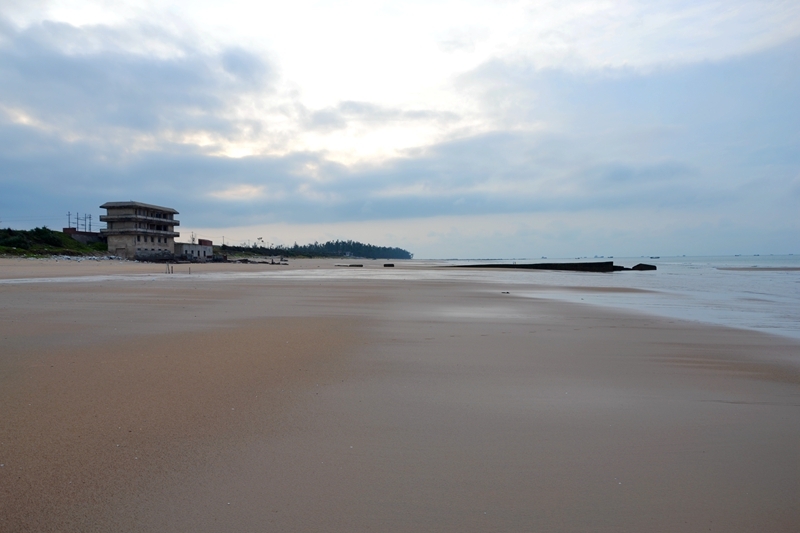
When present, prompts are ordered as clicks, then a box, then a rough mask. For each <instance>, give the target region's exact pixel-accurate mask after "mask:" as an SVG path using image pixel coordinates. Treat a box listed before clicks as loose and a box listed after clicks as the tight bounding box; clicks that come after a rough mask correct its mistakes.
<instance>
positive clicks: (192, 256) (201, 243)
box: [175, 239, 214, 263]
mask: <svg viewBox="0 0 800 533" xmlns="http://www.w3.org/2000/svg"><path fill="white" fill-rule="evenodd" d="M213 256H214V248H213V243H212V242H211V241H209V240H206V239H198V240H197V244H195V243H188V242H176V243H175V257H176V258H178V259H183V260H185V261H193V262H195V263H205V262H206V261H211V260H212V258H213Z"/></svg>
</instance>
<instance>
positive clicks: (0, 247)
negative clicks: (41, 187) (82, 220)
mask: <svg viewBox="0 0 800 533" xmlns="http://www.w3.org/2000/svg"><path fill="white" fill-rule="evenodd" d="M105 250H106V244H105V243H96V244H92V245H89V246H87V245H85V244H82V243H79V242H78V241H76V240H75V239H73V238H72V237H70V236H69V235H67V234H65V233H62V232H60V231H53V230H51V229H50V228H48V227H47V226H42V227H41V228H34V229H31V230H20V229H11V228H6V229H1V228H0V253H3V254H15V255H25V254H44V255H47V254H65V255H85V254H93V253H94V252H100V251H105Z"/></svg>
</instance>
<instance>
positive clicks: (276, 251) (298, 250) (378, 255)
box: [220, 241, 414, 259]
mask: <svg viewBox="0 0 800 533" xmlns="http://www.w3.org/2000/svg"><path fill="white" fill-rule="evenodd" d="M220 250H221V251H223V252H229V253H230V252H239V253H251V254H255V255H265V256H273V255H282V256H284V257H345V256H348V255H350V256H353V257H363V258H366V259H411V258H412V257H414V254H412V253H410V252H409V251H408V250H403V249H402V248H392V247H388V246H374V245H372V244H364V243H360V242H357V241H328V242H326V243H322V244H320V243H318V242H315V243H314V244H306V245H303V246H300V245H298V244H297V243H294V246H283V245H278V246H270V247H266V246H257V245H256V244H253V245H252V246H229V245H226V244H224V245H222V246H220Z"/></svg>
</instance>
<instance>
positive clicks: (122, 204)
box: [100, 200, 180, 215]
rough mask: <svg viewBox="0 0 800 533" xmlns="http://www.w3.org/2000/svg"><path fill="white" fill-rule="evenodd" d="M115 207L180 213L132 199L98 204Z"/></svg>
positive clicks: (103, 207) (106, 207)
mask: <svg viewBox="0 0 800 533" xmlns="http://www.w3.org/2000/svg"><path fill="white" fill-rule="evenodd" d="M115 207H144V208H145V209H153V210H156V211H164V212H165V213H172V214H173V215H178V214H180V213H178V212H177V211H175V210H174V209H172V208H171V207H162V206H160V205H153V204H145V203H142V202H134V201H132V200H131V201H130V202H106V203H104V204H103V205H101V206H100V209H113V208H115Z"/></svg>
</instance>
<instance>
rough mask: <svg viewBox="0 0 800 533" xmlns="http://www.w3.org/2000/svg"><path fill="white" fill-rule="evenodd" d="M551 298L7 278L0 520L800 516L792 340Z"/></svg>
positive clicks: (134, 527)
mask: <svg viewBox="0 0 800 533" xmlns="http://www.w3.org/2000/svg"><path fill="white" fill-rule="evenodd" d="M5 261H16V260H5ZM298 263H301V264H295V265H293V266H292V267H290V268H325V267H326V266H327V263H325V262H305V263H303V262H298ZM11 266H13V265H11ZM11 266H9V263H8V262H4V260H0V277H5V278H6V279H8V278H9V277H15V276H14V274H12V273H9V272H10V270H9V269H10V268H11ZM144 266H147V267H150V268H151V269H152V267H153V265H144ZM6 267H8V268H6ZM207 267H208V268H224V267H225V265H221V266H220V265H208V266H207ZM240 267H245V268H258V267H259V266H252V265H235V266H232V267H231V266H229V267H228V268H233V269H237V270H234V271H240ZM376 267H377V266H376ZM38 268H39V269H38V270H37V272H38V274H37V275H36V276H34V275H26V276H16V277H57V276H59V275H68V276H76V275H77V276H80V275H90V274H91V275H96V274H98V273H106V272H102V271H98V270H97V269H101V270H102V269H112V268H117V272H120V273H121V271H126V272H127V271H128V270H125V269H132V270H134V271H135V270H136V269H141V268H143V266H142V265H136V264H127V263H119V264H116V265H99V266H98V265H97V264H89V265H86V266H84V265H83V263H81V264H79V265H70V267H69V268H64V267H63V266H62V265H61V264H58V265H54V264H49V266H48V264H47V263H46V262H45V265H44V266H42V267H38ZM156 268H158V267H157V266H156ZM192 268H193V271H195V270H194V269H195V268H196V267H195V266H193V267H192ZM199 268H202V267H199ZM261 268H265V267H261ZM266 268H274V267H266ZM136 272H138V271H136ZM522 289H525V292H526V294H527V296H526V297H516V296H515V294H514V293H515V291H520V290H522ZM536 290H537V288H536V287H535V286H530V287H525V286H519V285H515V286H513V287H511V288H508V287H503V286H499V285H492V284H478V283H465V282H463V281H457V280H452V281H448V280H439V281H404V280H376V279H363V280H335V279H328V280H315V279H305V280H287V279H273V280H270V279H232V280H226V281H219V280H215V281H213V282H210V283H206V282H204V281H203V279H202V278H201V277H197V278H195V279H187V278H185V277H182V278H179V277H177V276H176V277H173V278H169V277H168V276H163V277H161V278H159V279H158V280H155V281H143V280H134V281H119V280H113V279H112V280H107V281H101V282H97V283H91V284H86V283H69V282H63V283H31V284H0V343H1V344H0V346H2V350H0V405H2V407H3V417H2V418H1V419H0V464H2V465H3V466H2V467H0V530H2V531H4V532H5V531H9V532H17V531H159V532H161V531H176V532H177V531H196V532H206V531H208V532H211V531H214V532H216V531H219V532H223V531H226V532H227V531H234V532H238V531H242V532H244V531H420V530H422V531H459V532H460V531H476V532H478V531H481V532H482V531H665V532H666V531H709V530H711V531H756V530H757V531H796V530H797V527H798V524H800V507H799V506H798V504H797V502H798V501H800V446H798V443H800V416H798V413H799V412H800V366H799V365H798V358H799V357H800V344H798V343H797V342H796V341H793V340H791V339H784V338H781V337H775V336H768V335H763V334H759V333H754V332H750V331H742V330H734V329H726V328H720V327H711V326H700V325H697V324H694V323H688V322H679V321H674V320H669V319H662V318H655V317H649V316H636V315H633V314H625V313H621V312H617V311H611V310H605V309H602V308H597V307H590V306H582V305H576V304H568V303H563V302H554V301H551V300H548V299H547V291H544V290H543V291H542V293H541V294H542V298H531V297H530V293H531V291H536ZM504 291H509V292H510V294H503V292H504Z"/></svg>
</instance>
